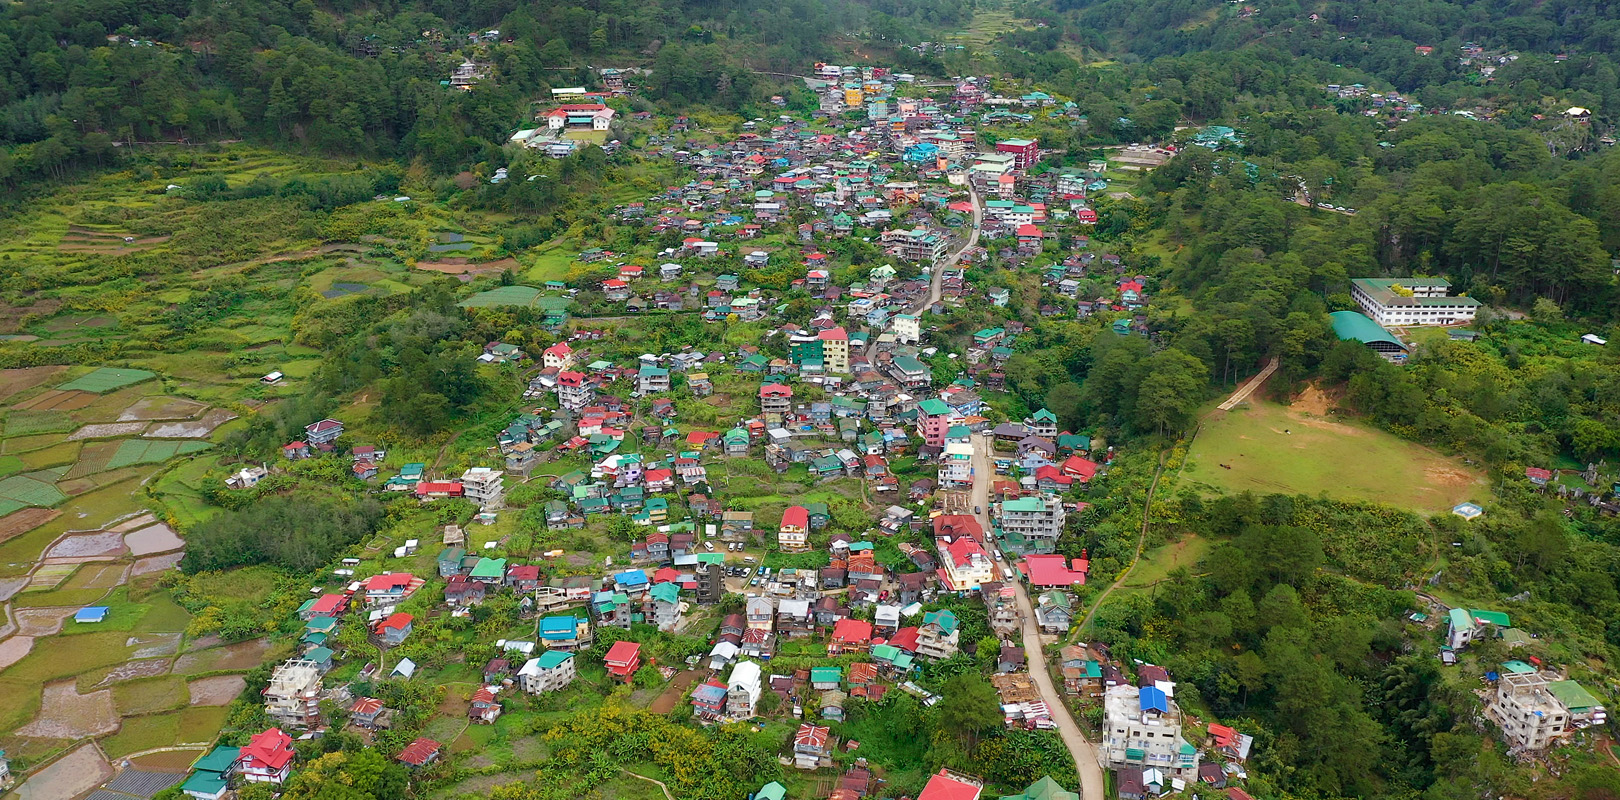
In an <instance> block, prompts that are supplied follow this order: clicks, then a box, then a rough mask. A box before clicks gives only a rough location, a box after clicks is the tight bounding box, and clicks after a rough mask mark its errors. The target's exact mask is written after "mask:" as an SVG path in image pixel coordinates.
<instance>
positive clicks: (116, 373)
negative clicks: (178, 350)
mask: <svg viewBox="0 0 1620 800" xmlns="http://www.w3.org/2000/svg"><path fill="white" fill-rule="evenodd" d="M156 377H157V375H155V374H153V373H150V372H147V371H146V370H144V369H113V368H112V367H98V368H97V369H96V370H95V371H93V372H91V373H89V374H88V375H81V376H79V377H78V378H75V379H74V380H71V381H68V382H67V383H64V384H62V385H61V386H58V387H56V388H58V389H61V390H62V391H71V390H78V391H81V392H91V393H93V394H103V393H106V392H110V391H113V390H114V389H122V388H124V387H125V386H133V385H135V384H137V383H140V382H141V381H148V380H151V379H153V378H156Z"/></svg>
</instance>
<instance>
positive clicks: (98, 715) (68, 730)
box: [17, 681, 118, 739]
mask: <svg viewBox="0 0 1620 800" xmlns="http://www.w3.org/2000/svg"><path fill="white" fill-rule="evenodd" d="M116 730H118V709H117V708H115V707H114V706H113V696H112V692H111V691H99V692H91V693H89V694H79V690H78V688H76V687H75V686H74V683H73V681H62V682H60V683H53V684H50V685H47V686H46V687H45V694H44V698H43V700H42V702H41V703H40V708H39V716H37V717H35V718H34V721H33V722H30V723H28V724H27V725H24V726H22V727H21V728H18V729H17V735H18V736H30V737H35V738H40V739H86V738H89V737H91V736H100V735H102V734H106V733H112V732H113V731H116Z"/></svg>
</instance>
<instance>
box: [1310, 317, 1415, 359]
mask: <svg viewBox="0 0 1620 800" xmlns="http://www.w3.org/2000/svg"><path fill="white" fill-rule="evenodd" d="M1328 318H1329V319H1330V320H1331V321H1332V322H1333V335H1335V336H1337V337H1339V341H1341V342H1347V341H1352V340H1353V341H1357V342H1361V343H1362V344H1365V345H1367V346H1368V347H1370V348H1372V349H1373V350H1375V351H1377V352H1380V353H1404V352H1406V345H1404V344H1402V343H1401V340H1400V339H1397V338H1395V336H1394V334H1391V333H1390V332H1389V331H1387V330H1384V326H1382V325H1379V324H1378V323H1376V322H1373V321H1372V319H1370V318H1369V317H1368V316H1367V315H1366V314H1363V313H1361V312H1360V311H1335V312H1333V313H1331V314H1329V315H1328Z"/></svg>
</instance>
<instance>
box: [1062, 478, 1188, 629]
mask: <svg viewBox="0 0 1620 800" xmlns="http://www.w3.org/2000/svg"><path fill="white" fill-rule="evenodd" d="M1169 454H1170V451H1168V450H1165V451H1162V452H1160V453H1159V465H1158V466H1157V467H1155V468H1154V469H1153V482H1152V483H1150V484H1148V490H1147V496H1146V497H1144V498H1143V499H1142V529H1141V531H1140V532H1138V533H1137V535H1136V553H1135V554H1134V555H1132V556H1131V563H1130V564H1129V565H1128V566H1126V567H1125V569H1124V570H1122V571H1121V572H1120V573H1119V577H1118V578H1116V579H1115V580H1114V582H1113V583H1110V584H1108V588H1107V589H1104V590H1103V591H1102V594H1099V595H1097V600H1096V601H1095V602H1093V603H1092V604H1091V609H1090V610H1089V611H1087V612H1086V616H1085V617H1084V618H1083V619H1081V620H1080V625H1079V626H1077V627H1076V628H1075V632H1077V633H1079V632H1082V631H1084V630H1085V629H1086V626H1088V625H1090V624H1091V618H1092V617H1095V616H1097V609H1099V608H1102V605H1103V603H1104V602H1106V601H1107V600H1108V596H1109V595H1111V594H1113V593H1114V590H1115V589H1118V588H1119V587H1120V586H1122V585H1123V584H1124V583H1125V580H1126V579H1127V578H1129V577H1130V576H1131V570H1133V569H1136V565H1137V564H1140V563H1142V545H1143V544H1145V543H1146V542H1147V531H1148V520H1149V519H1151V518H1152V510H1153V493H1154V492H1155V491H1157V490H1158V488H1159V478H1160V477H1162V476H1163V475H1164V460H1165V457H1166V456H1168V455H1169Z"/></svg>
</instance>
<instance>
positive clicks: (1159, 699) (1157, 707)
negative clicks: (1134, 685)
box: [1142, 686, 1170, 714]
mask: <svg viewBox="0 0 1620 800" xmlns="http://www.w3.org/2000/svg"><path fill="white" fill-rule="evenodd" d="M1142 710H1143V711H1148V710H1153V711H1157V712H1159V713H1161V714H1168V713H1170V701H1169V700H1168V699H1167V698H1165V696H1164V690H1163V689H1160V688H1158V687H1155V686H1144V687H1142Z"/></svg>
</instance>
